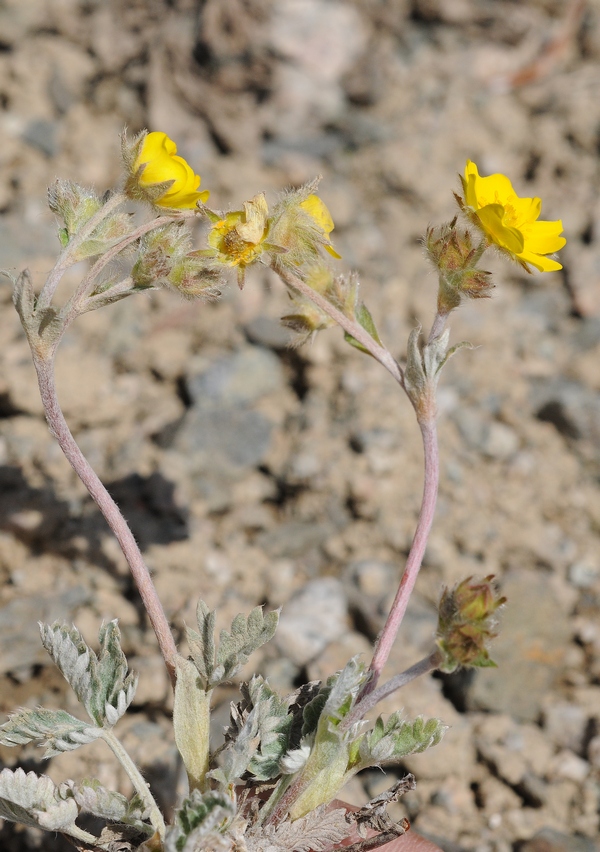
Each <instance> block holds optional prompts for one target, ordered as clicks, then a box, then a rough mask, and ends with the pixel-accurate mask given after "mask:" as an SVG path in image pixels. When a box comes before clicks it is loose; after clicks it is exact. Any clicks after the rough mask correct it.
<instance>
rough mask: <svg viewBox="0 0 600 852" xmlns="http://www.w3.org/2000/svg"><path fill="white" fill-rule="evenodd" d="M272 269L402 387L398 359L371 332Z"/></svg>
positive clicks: (300, 283) (283, 271)
mask: <svg viewBox="0 0 600 852" xmlns="http://www.w3.org/2000/svg"><path fill="white" fill-rule="evenodd" d="M271 269H273V271H274V272H276V273H277V275H279V277H280V278H281V280H282V281H283V282H284V284H286V285H287V286H288V287H290V288H291V289H292V290H296V291H297V292H298V293H301V294H302V295H303V296H305V297H306V298H307V299H310V300H311V302H314V304H315V305H316V306H317V307H318V308H320V310H322V311H323V313H326V314H327V316H329V317H331V319H332V320H333V321H334V322H336V323H337V324H338V325H339V326H341V327H342V328H343V329H344V331H345V332H347V333H348V334H350V335H351V336H352V337H353V338H354V339H355V340H358V342H359V343H360V344H361V345H362V346H364V347H365V349H366V350H367V352H369V354H370V355H372V356H373V358H375V360H377V361H379V363H380V364H382V365H383V366H384V367H385V369H386V370H387V371H388V373H390V374H391V375H392V376H393V377H394V378H395V379H396V381H397V382H398V383H399V384H400V385H401V384H402V381H403V375H402V368H401V367H400V365H399V364H398V363H397V361H396V359H395V358H394V357H393V356H392V354H391V353H390V352H388V350H387V349H386V348H385V346H381V345H380V344H379V343H377V342H376V341H375V340H373V338H372V337H371V335H370V334H369V332H368V331H366V330H365V329H364V328H363V327H362V325H360V323H358V322H357V321H356V320H355V319H352V318H350V317H347V316H346V314H343V313H342V312H341V311H340V310H338V308H336V307H335V306H334V305H332V304H331V302H330V301H328V300H327V299H325V298H324V296H322V295H321V294H320V293H317V291H316V290H313V288H312V287H310V286H309V285H308V284H307V283H306V282H305V281H303V280H302V279H301V278H298V276H297V275H293V274H292V273H291V272H288V271H287V270H286V269H281V268H280V267H279V266H277V264H272V265H271Z"/></svg>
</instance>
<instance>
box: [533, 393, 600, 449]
mask: <svg viewBox="0 0 600 852" xmlns="http://www.w3.org/2000/svg"><path fill="white" fill-rule="evenodd" d="M531 400H532V404H533V407H534V410H535V413H536V416H537V417H538V419H539V420H543V421H545V422H548V423H552V424H553V425H554V426H555V427H556V429H557V430H558V431H559V432H560V433H561V434H562V435H564V436H565V437H567V438H575V439H577V438H585V439H586V440H588V441H595V442H596V443H597V442H598V441H599V439H600V393H598V392H597V391H594V390H591V389H590V388H588V387H585V386H584V385H582V384H580V383H579V382H575V381H573V380H572V379H565V378H562V377H552V378H549V379H540V380H538V381H533V382H532V383H531Z"/></svg>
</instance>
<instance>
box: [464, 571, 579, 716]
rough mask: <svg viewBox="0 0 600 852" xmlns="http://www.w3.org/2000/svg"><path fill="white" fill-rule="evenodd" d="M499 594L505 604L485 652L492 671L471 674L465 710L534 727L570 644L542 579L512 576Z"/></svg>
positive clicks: (528, 573)
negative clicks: (483, 711)
mask: <svg viewBox="0 0 600 852" xmlns="http://www.w3.org/2000/svg"><path fill="white" fill-rule="evenodd" d="M501 591H502V594H504V595H506V597H507V598H508V603H507V605H506V607H505V608H504V609H503V611H502V614H501V622H500V632H499V636H498V637H497V638H496V639H495V640H494V642H493V645H492V648H491V655H492V659H493V660H494V661H495V662H496V663H498V668H496V669H479V670H477V672H476V674H475V677H474V678H473V680H472V682H471V683H470V685H469V686H468V687H467V696H466V700H467V704H468V706H469V707H470V708H472V709H486V710H493V711H496V712H506V713H510V714H512V715H513V716H514V717H515V718H517V719H521V720H524V721H535V720H536V719H537V718H538V716H539V713H540V709H541V703H542V700H543V698H544V696H545V695H546V694H547V692H548V691H549V690H550V689H551V688H552V686H553V684H554V683H555V682H556V679H557V678H558V677H559V675H560V672H561V671H562V669H563V666H564V661H565V655H566V649H567V648H568V646H569V643H570V640H571V631H570V628H569V623H568V619H567V613H565V611H564V609H563V607H562V606H561V604H560V602H559V601H558V599H557V598H556V596H555V593H554V592H553V590H552V587H551V586H550V585H549V583H548V581H547V578H546V577H545V576H544V574H542V573H538V572H534V571H528V570H521V571H512V572H510V573H509V574H508V575H507V576H506V577H505V579H504V580H503V582H502V589H501ZM531 601H535V602H536V603H535V606H534V607H532V605H531Z"/></svg>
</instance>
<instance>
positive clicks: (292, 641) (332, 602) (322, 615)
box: [273, 577, 349, 666]
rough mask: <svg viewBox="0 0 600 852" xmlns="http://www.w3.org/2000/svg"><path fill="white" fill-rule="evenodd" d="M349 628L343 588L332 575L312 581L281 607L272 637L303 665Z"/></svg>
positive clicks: (279, 646) (292, 657)
mask: <svg viewBox="0 0 600 852" xmlns="http://www.w3.org/2000/svg"><path fill="white" fill-rule="evenodd" d="M348 628H349V619H348V604H347V599H346V594H345V592H344V588H343V586H342V584H341V583H340V581H339V580H336V579H335V578H334V577H322V578H320V579H318V580H311V582H309V583H307V584H306V586H305V587H304V588H303V589H302V590H301V591H300V592H298V594H296V595H294V597H293V598H292V599H291V601H289V603H288V604H286V606H284V607H283V610H282V613H281V619H280V621H279V627H278V628H277V633H276V634H275V639H274V640H273V641H274V642H275V644H276V645H277V647H278V648H279V650H280V651H281V653H282V654H285V655H286V656H287V657H289V659H290V660H292V662H294V663H296V665H299V666H303V665H306V663H308V662H310V661H311V660H313V659H314V658H315V657H316V656H317V655H318V654H320V653H321V651H323V649H324V648H325V647H326V646H327V645H328V644H329V643H330V642H333V641H334V640H336V639H339V638H340V637H341V636H342V635H343V634H344V633H345V632H346V631H347V630H348Z"/></svg>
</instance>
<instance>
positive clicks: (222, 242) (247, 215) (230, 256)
mask: <svg viewBox="0 0 600 852" xmlns="http://www.w3.org/2000/svg"><path fill="white" fill-rule="evenodd" d="M268 218H269V208H268V206H267V201H266V198H265V196H264V193H262V192H261V193H259V194H258V195H255V196H254V198H251V199H250V201H245V202H244V209H243V210H234V211H233V212H232V213H227V214H226V215H225V216H224V217H223V218H222V219H217V221H214V222H213V226H212V228H211V229H210V231H209V233H208V244H209V246H210V247H211V248H210V249H209V250H208V252H206V254H207V256H210V257H213V258H214V259H215V260H217V261H218V262H219V263H222V264H224V265H225V266H236V267H237V268H238V283H239V285H240V287H243V286H244V273H245V269H246V267H247V266H249V265H250V264H251V263H254V262H255V261H256V260H258V258H259V257H260V255H261V254H262V253H263V251H264V250H265V245H264V243H265V239H266V237H267V234H268V232H269V224H268ZM215 219H216V216H215Z"/></svg>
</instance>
